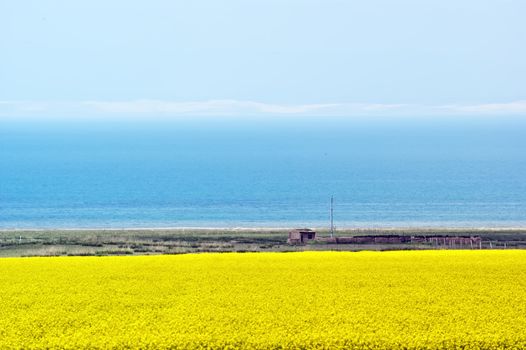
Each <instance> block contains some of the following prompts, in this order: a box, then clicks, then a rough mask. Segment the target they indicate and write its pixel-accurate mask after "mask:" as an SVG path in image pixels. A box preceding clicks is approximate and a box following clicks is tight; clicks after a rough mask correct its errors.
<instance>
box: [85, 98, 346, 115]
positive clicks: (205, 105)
mask: <svg viewBox="0 0 526 350" xmlns="http://www.w3.org/2000/svg"><path fill="white" fill-rule="evenodd" d="M83 104H84V105H85V106H88V107H92V108H94V109H95V110H97V111H100V112H105V113H162V114H175V115H179V114H210V115H213V114H219V115H233V114H242V113H250V114H252V113H257V114H261V113H263V114H299V113H312V112H315V111H319V110H323V109H327V108H332V107H336V106H338V104H305V105H278V104H267V103H261V102H253V101H237V100H210V101H192V102H175V101H162V100H136V101H117V102H113V101H87V102H83Z"/></svg>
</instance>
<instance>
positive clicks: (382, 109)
mask: <svg viewBox="0 0 526 350" xmlns="http://www.w3.org/2000/svg"><path fill="white" fill-rule="evenodd" d="M451 115H484V116H487V115H510V116H511V115H513V116H517V115H518V116H526V100H519V101H512V102H505V103H483V104H447V105H418V104H404V103H400V104H384V103H374V104H371V103H318V104H273V103H264V102H258V101H242V100H207V101H170V100H155V99H139V100H125V101H96V100H88V101H28V100H26V101H0V117H59V116H69V117H71V118H73V117H75V116H82V117H97V116H121V117H123V116H135V117H137V116H159V117H184V116H188V117H191V116H233V117H243V116H247V117H249V116H327V117H329V116H338V117H366V116H379V117H389V116H400V117H404V116H407V117H414V116H451Z"/></svg>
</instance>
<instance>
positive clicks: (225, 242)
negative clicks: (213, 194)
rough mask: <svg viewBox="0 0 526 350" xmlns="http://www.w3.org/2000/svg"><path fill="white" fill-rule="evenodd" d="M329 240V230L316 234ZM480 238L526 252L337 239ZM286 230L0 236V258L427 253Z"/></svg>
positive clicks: (505, 234)
mask: <svg viewBox="0 0 526 350" xmlns="http://www.w3.org/2000/svg"><path fill="white" fill-rule="evenodd" d="M317 232H318V235H320V236H328V231H327V230H324V229H322V230H317ZM386 234H392V235H450V236H451V235H453V236H456V235H478V236H481V237H482V239H483V240H484V241H485V244H484V246H485V247H489V241H492V246H493V247H494V248H495V247H503V246H504V242H506V245H507V247H509V248H521V247H522V248H526V229H452V228H433V229H431V228H419V229H417V228H392V229H342V230H338V231H337V232H336V235H337V236H356V235H386ZM287 236H288V230H286V229H148V230H147V229H140V230H139V229H137V230H131V229H130V230H15V231H0V256H58V255H129V254H184V253H199V252H263V251H281V252H283V251H303V250H403V249H429V248H430V246H428V245H425V244H424V245H410V244H340V245H334V244H323V243H316V244H307V245H300V246H292V245H288V244H287V243H286V240H287Z"/></svg>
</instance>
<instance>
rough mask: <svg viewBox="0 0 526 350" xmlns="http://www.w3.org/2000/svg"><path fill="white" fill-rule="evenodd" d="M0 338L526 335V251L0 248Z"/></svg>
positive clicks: (292, 339)
mask: <svg viewBox="0 0 526 350" xmlns="http://www.w3.org/2000/svg"><path fill="white" fill-rule="evenodd" d="M0 298H1V299H0V349H11V348H14V349H17V348H20V349H32V348H61V349H62V348H67V349H78V348H119V349H125V348H142V349H146V348H152V349H153V348H174V349H175V348H182V349H192V348H238V347H243V348H287V349H288V348H324V349H335V348H385V349H397V348H404V349H412V348H447V349H450V348H463V349H477V348H486V349H494V348H515V349H524V348H526V251H519V250H508V251H408V252H360V253H350V252H305V253H246V254H196V255H180V256H130V257H60V258H7V259H0Z"/></svg>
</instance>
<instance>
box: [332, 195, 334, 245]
mask: <svg viewBox="0 0 526 350" xmlns="http://www.w3.org/2000/svg"><path fill="white" fill-rule="evenodd" d="M333 236H334V197H333V196H331V238H332V237H333Z"/></svg>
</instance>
